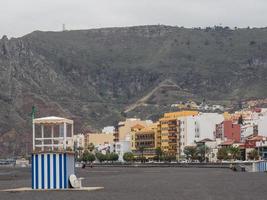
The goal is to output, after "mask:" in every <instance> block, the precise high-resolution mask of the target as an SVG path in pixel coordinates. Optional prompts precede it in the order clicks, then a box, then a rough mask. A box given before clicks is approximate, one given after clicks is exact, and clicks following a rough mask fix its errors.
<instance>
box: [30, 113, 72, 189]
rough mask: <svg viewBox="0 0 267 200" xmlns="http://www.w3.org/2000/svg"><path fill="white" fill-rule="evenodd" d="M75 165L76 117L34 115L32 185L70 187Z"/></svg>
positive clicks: (40, 187) (52, 187)
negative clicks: (38, 116)
mask: <svg viewBox="0 0 267 200" xmlns="http://www.w3.org/2000/svg"><path fill="white" fill-rule="evenodd" d="M38 127H39V129H38ZM74 165H75V161H74V151H73V121H72V120H69V119H65V118H60V117H44V118H38V119H34V120H33V153H32V189H67V188H69V187H70V185H69V176H70V175H71V174H74Z"/></svg>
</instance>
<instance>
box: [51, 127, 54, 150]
mask: <svg viewBox="0 0 267 200" xmlns="http://www.w3.org/2000/svg"><path fill="white" fill-rule="evenodd" d="M51 144H52V151H53V150H54V125H52V126H51Z"/></svg>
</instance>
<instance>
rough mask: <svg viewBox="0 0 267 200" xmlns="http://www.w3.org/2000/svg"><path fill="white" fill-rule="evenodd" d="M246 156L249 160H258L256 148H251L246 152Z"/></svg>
mask: <svg viewBox="0 0 267 200" xmlns="http://www.w3.org/2000/svg"><path fill="white" fill-rule="evenodd" d="M248 158H249V159H250V160H258V159H259V152H258V151H257V150H256V149H253V150H252V151H251V152H249V153H248Z"/></svg>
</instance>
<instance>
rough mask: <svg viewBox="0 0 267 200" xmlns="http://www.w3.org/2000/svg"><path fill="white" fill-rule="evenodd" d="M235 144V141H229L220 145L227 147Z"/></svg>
mask: <svg viewBox="0 0 267 200" xmlns="http://www.w3.org/2000/svg"><path fill="white" fill-rule="evenodd" d="M234 143H235V141H234V140H227V141H225V142H223V143H221V144H220V145H225V146H227V145H233V144H234Z"/></svg>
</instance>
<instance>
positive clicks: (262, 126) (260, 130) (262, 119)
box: [258, 115, 267, 136]
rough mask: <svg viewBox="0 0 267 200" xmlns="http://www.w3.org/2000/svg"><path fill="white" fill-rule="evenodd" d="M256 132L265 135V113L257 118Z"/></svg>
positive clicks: (266, 129)
mask: <svg viewBox="0 0 267 200" xmlns="http://www.w3.org/2000/svg"><path fill="white" fill-rule="evenodd" d="M258 134H259V135H261V136H267V115H263V116H261V117H260V119H259V120H258Z"/></svg>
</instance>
